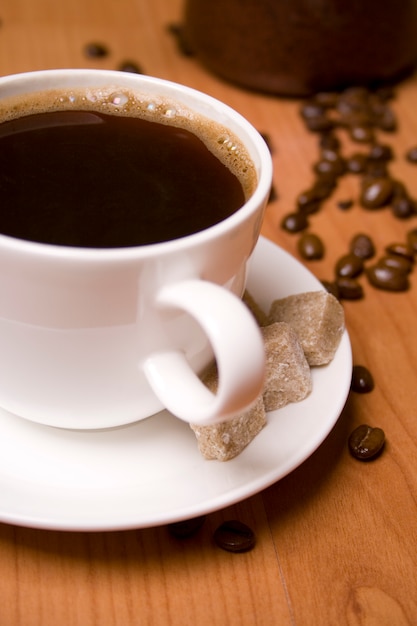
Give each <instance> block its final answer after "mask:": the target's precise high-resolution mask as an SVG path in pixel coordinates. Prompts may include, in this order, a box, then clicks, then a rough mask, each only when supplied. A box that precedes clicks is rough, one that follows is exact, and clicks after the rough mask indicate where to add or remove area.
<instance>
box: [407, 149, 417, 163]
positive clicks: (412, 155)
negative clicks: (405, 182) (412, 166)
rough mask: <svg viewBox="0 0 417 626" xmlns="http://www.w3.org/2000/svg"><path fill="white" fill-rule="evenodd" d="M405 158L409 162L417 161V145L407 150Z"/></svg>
mask: <svg viewBox="0 0 417 626" xmlns="http://www.w3.org/2000/svg"><path fill="white" fill-rule="evenodd" d="M405 158H406V159H407V161H408V162H409V163H417V146H413V147H412V148H410V149H409V150H408V151H407V153H406V155H405Z"/></svg>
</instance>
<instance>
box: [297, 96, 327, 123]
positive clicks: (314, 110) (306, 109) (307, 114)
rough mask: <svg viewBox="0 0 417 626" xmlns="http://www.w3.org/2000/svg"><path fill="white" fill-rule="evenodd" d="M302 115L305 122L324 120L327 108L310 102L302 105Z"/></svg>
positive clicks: (312, 101)
mask: <svg viewBox="0 0 417 626" xmlns="http://www.w3.org/2000/svg"><path fill="white" fill-rule="evenodd" d="M300 113H301V116H302V117H303V118H304V119H305V120H310V119H315V118H322V117H323V115H325V114H326V107H325V106H323V105H322V104H319V103H318V102H316V101H314V100H309V101H307V102H305V103H304V104H303V105H302V107H301V109H300Z"/></svg>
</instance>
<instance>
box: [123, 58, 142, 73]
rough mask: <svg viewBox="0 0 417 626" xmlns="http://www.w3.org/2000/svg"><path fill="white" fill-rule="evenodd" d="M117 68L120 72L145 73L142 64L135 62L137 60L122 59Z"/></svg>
mask: <svg viewBox="0 0 417 626" xmlns="http://www.w3.org/2000/svg"><path fill="white" fill-rule="evenodd" d="M117 69H118V70H119V72H131V73H132V74H143V73H144V72H143V70H142V68H141V67H140V65H138V64H137V63H135V61H122V63H120V65H119V67H118V68H117Z"/></svg>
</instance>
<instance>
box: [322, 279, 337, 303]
mask: <svg viewBox="0 0 417 626" xmlns="http://www.w3.org/2000/svg"><path fill="white" fill-rule="evenodd" d="M321 284H322V285H323V287H324V288H325V290H326V291H328V292H329V293H331V294H332V295H333V296H334V297H335V298H337V299H338V300H339V298H340V293H339V287H338V285H337V282H336V281H335V280H332V281H330V280H322V281H321Z"/></svg>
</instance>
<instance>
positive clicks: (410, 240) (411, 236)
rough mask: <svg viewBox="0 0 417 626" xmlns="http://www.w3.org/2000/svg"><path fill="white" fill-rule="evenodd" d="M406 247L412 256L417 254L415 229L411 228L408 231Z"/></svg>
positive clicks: (416, 230)
mask: <svg viewBox="0 0 417 626" xmlns="http://www.w3.org/2000/svg"><path fill="white" fill-rule="evenodd" d="M407 247H408V248H409V250H411V251H412V252H413V254H417V228H413V229H412V230H410V231H408V233H407Z"/></svg>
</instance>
